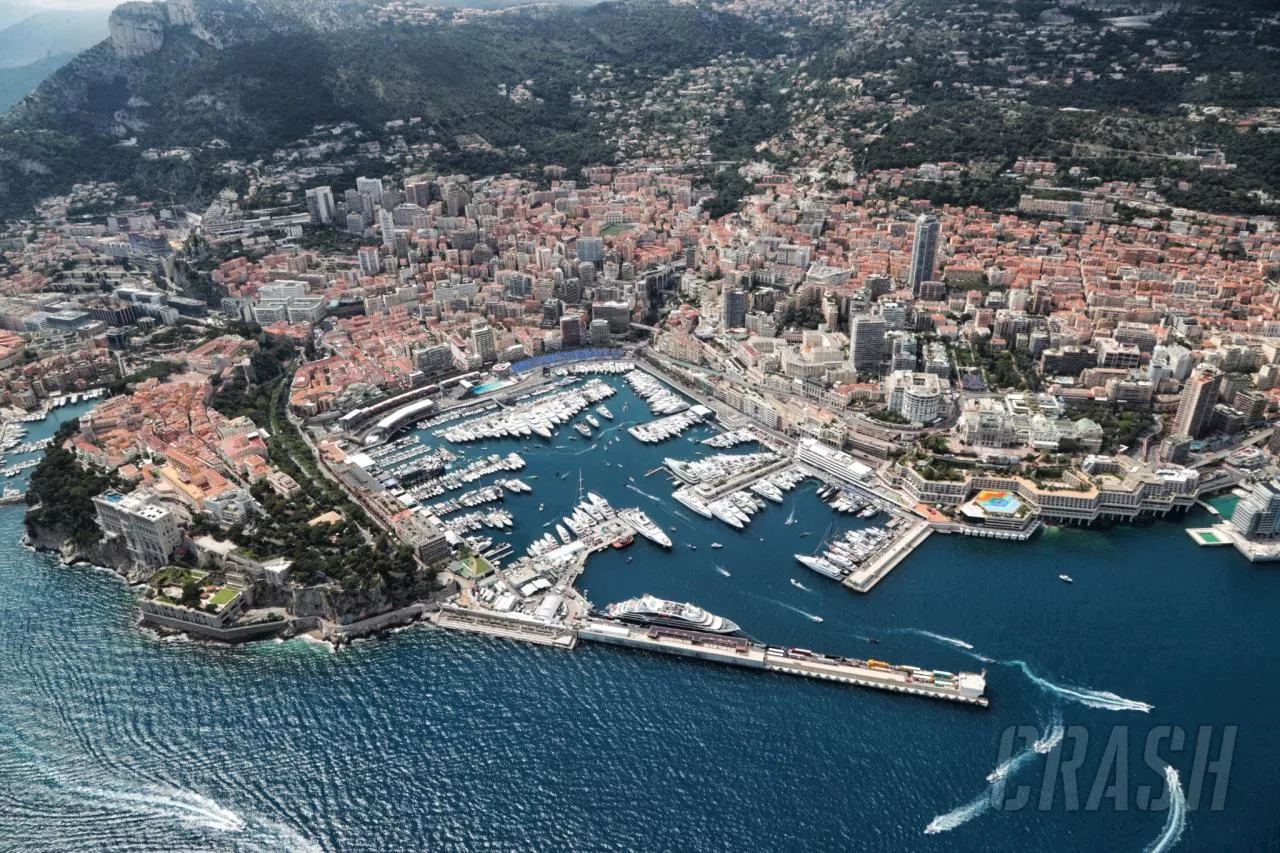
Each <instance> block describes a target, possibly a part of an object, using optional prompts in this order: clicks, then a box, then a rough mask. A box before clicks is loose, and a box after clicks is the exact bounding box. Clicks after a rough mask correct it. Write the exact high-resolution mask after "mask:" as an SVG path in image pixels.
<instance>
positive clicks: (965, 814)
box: [924, 791, 991, 835]
mask: <svg viewBox="0 0 1280 853" xmlns="http://www.w3.org/2000/svg"><path fill="white" fill-rule="evenodd" d="M989 808H991V797H990V796H989V795H988V794H987V793H986V792H985V791H984V792H983V793H981V794H979V795H978V796H976V797H974V798H973V799H972V800H970V801H969V802H967V803H965V804H964V805H963V806H960V807H959V808H957V809H952V810H951V811H949V812H947V813H946V814H940V815H938V816H937V817H935V818H934V819H933V820H931V821H929V825H928V826H926V827H925V828H924V834H925V835H937V834H938V833H940V832H950V831H951V830H953V829H955V828H956V827H958V826H963V825H964V824H966V823H968V822H969V821H971V820H973V819H974V818H975V817H977V816H978V815H980V814H982V813H983V812H985V811H986V810H987V809H989Z"/></svg>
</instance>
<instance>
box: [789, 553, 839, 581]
mask: <svg viewBox="0 0 1280 853" xmlns="http://www.w3.org/2000/svg"><path fill="white" fill-rule="evenodd" d="M795 558H796V562H797V563H799V564H800V565H802V566H804V567H805V568H807V569H813V570H814V571H815V572H817V573H818V574H820V575H824V576H826V577H829V578H831V579H832V580H837V581H838V580H840V578H841V577H843V576H844V572H842V571H840V567H839V566H836V565H834V564H832V563H830V562H828V561H827V560H824V559H823V558H822V557H813V556H810V555H808V554H796V555H795Z"/></svg>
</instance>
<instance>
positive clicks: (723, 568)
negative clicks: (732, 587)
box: [716, 566, 733, 578]
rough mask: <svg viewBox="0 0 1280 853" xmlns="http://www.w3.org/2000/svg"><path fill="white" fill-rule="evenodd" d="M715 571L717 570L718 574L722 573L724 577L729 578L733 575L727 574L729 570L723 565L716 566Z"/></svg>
mask: <svg viewBox="0 0 1280 853" xmlns="http://www.w3.org/2000/svg"><path fill="white" fill-rule="evenodd" d="M716 571H717V572H719V573H720V574H722V575H724V576H725V577H727V578H731V577H733V575H731V574H729V570H728V569H726V568H725V567H724V566H716Z"/></svg>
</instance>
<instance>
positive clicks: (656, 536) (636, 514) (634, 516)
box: [618, 508, 671, 548]
mask: <svg viewBox="0 0 1280 853" xmlns="http://www.w3.org/2000/svg"><path fill="white" fill-rule="evenodd" d="M618 514H619V515H620V516H621V517H622V519H623V520H624V521H626V522H627V523H628V524H630V525H631V526H632V527H634V528H635V529H636V533H639V534H640V535H641V536H643V537H644V538H645V539H648V540H649V541H650V542H652V543H654V544H655V545H661V546H662V547H663V548H670V547H671V538H670V537H669V536H667V534H665V533H663V532H662V528H661V527H659V526H658V525H656V524H654V523H653V519H651V518H649V516H648V515H646V514H645V512H644V510H642V509H635V508H632V509H624V510H622V511H621V512H620V513H618Z"/></svg>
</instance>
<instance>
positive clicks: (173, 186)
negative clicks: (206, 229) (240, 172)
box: [0, 0, 780, 212]
mask: <svg viewBox="0 0 1280 853" xmlns="http://www.w3.org/2000/svg"><path fill="white" fill-rule="evenodd" d="M440 14H441V16H442V19H441V20H440V21H438V22H436V23H434V24H431V25H429V26H404V25H394V24H382V23H378V22H377V21H376V19H375V18H374V17H373V16H372V15H371V14H369V7H367V6H365V5H363V4H362V3H358V2H348V3H343V2H339V0H324V2H317V0H307V2H302V0H261V2H259V3H257V4H255V5H253V6H251V7H250V6H245V5H241V4H233V3H229V2H222V0H170V2H168V3H164V4H146V3H129V4H125V5H124V6H122V7H120V8H119V9H117V10H116V11H115V12H113V14H112V16H111V33H112V37H111V39H109V40H107V41H104V42H102V43H101V44H98V45H96V46H95V47H93V48H91V49H89V50H88V51H86V52H84V53H83V54H81V55H80V56H79V57H77V58H76V59H75V60H74V61H73V62H71V63H70V64H69V65H67V66H65V67H64V68H62V69H61V70H60V71H58V72H57V73H56V74H55V75H54V76H53V77H52V78H50V79H49V80H48V81H46V83H45V84H44V85H42V86H41V87H40V88H39V89H38V90H37V91H36V92H35V93H34V94H33V95H31V96H30V97H29V98H27V99H26V101H24V102H23V103H21V104H20V105H18V106H17V107H15V108H14V110H13V111H12V112H11V113H10V114H9V115H8V116H7V117H6V118H5V119H4V120H3V121H2V122H0V210H7V211H10V212H12V211H14V210H15V209H22V208H25V207H28V206H29V205H30V203H31V202H32V201H33V200H34V199H36V198H38V197H40V196H41V195H44V194H47V193H49V192H52V191H55V190H57V189H58V188H60V187H64V186H66V185H68V184H69V183H70V182H72V181H74V180H80V179H84V178H102V179H111V180H119V181H124V182H127V183H131V184H132V185H134V186H136V187H139V188H142V189H144V190H145V189H151V188H154V187H156V186H163V187H164V189H165V190H166V191H168V192H172V193H174V194H176V195H177V196H179V197H183V196H185V195H187V194H190V193H194V192H199V191H200V188H201V182H202V180H203V179H204V173H203V170H204V166H205V163H204V162H203V160H204V158H202V157H199V156H197V157H195V158H194V159H193V160H192V161H190V162H188V163H183V164H180V165H178V166H170V167H165V168H158V167H157V166H156V165H155V164H153V163H148V162H145V161H143V160H142V159H141V158H140V156H139V155H140V152H141V151H143V150H145V149H147V148H148V147H151V146H156V147H165V148H170V147H175V146H182V147H188V148H193V149H200V148H201V147H202V146H205V147H208V146H210V145H211V144H212V145H216V146H219V147H218V149H217V151H216V157H213V156H210V157H209V158H208V159H209V161H210V163H211V164H212V163H214V162H216V161H220V160H224V159H226V158H227V157H244V158H248V159H251V158H253V157H256V156H260V155H262V154H263V153H267V152H270V151H271V150H273V149H274V148H276V147H278V146H279V145H281V144H283V143H286V142H288V141H290V140H293V139H296V138H298V137H301V136H304V135H306V134H307V133H309V132H310V131H311V130H312V128H313V126H314V125H315V124H318V123H324V122H339V121H351V122H355V123H357V124H359V125H361V126H364V127H369V128H373V127H375V126H377V125H380V124H381V123H382V122H385V121H388V120H392V119H407V118H409V117H411V116H421V117H423V118H424V121H425V122H426V123H427V124H428V126H429V127H430V128H431V129H432V130H435V131H436V132H437V134H438V135H437V138H438V139H441V140H444V141H447V142H452V141H453V140H454V138H455V136H457V135H459V134H478V135H480V136H481V137H483V139H484V141H485V142H487V143H488V144H489V145H490V146H495V147H504V146H513V145H517V144H519V145H522V146H524V149H525V150H527V152H528V155H529V158H530V159H532V160H537V161H540V162H557V161H560V162H563V161H569V162H570V164H572V163H573V162H588V161H598V160H601V159H604V158H606V157H607V156H608V152H607V151H605V150H604V149H603V147H602V144H601V139H600V134H599V132H598V129H596V128H594V127H591V126H589V123H588V122H587V121H585V119H584V118H583V117H582V114H581V111H578V110H575V109H574V108H573V107H572V106H571V105H570V98H571V95H572V92H573V91H574V88H575V87H576V86H577V85H578V82H579V81H580V79H581V75H582V74H583V73H584V71H585V70H586V69H588V68H590V67H591V66H592V65H594V64H596V63H611V64H614V65H616V66H620V67H625V68H626V69H628V71H629V73H634V74H653V75H660V74H663V73H665V72H666V71H668V70H669V69H672V68H675V67H680V66H685V65H694V64H697V63H700V62H703V61H705V60H706V58H707V57H710V56H714V55H716V54H719V53H722V52H725V51H730V50H736V51H740V52H744V53H747V54H751V55H758V56H765V55H768V54H769V53H771V52H776V51H777V50H778V49H779V48H780V39H779V38H778V37H776V36H773V35H769V34H767V33H765V32H763V31H762V30H760V29H759V28H757V27H755V26H754V25H752V24H750V23H748V22H746V21H744V20H742V19H741V18H737V17H733V16H729V15H722V14H717V13H713V12H708V11H705V10H699V9H694V8H692V7H689V6H668V5H665V4H662V3H644V4H627V5H621V4H605V5H600V6H591V7H586V8H551V7H545V6H543V7H534V8H526V9H520V10H515V11H508V12H505V13H503V14H493V15H485V16H479V17H476V18H473V19H469V20H467V21H465V22H462V23H457V22H452V21H451V20H450V16H451V15H452V12H451V11H450V10H443V11H442V12H441V13H440ZM352 22H358V23H352ZM529 80H531V81H533V82H532V85H531V87H529V88H530V89H531V92H532V96H533V97H531V98H529V99H527V100H524V101H522V102H515V101H514V100H513V99H512V98H510V97H507V96H506V95H504V94H502V89H501V87H504V86H515V85H517V84H520V83H522V82H523V81H529ZM122 140H136V144H133V143H131V144H130V146H129V147H121V146H120V145H119V143H120V142H121V141H122ZM215 140H221V141H220V142H216V141H215ZM224 142H225V143H226V146H227V148H221V147H220V146H221V145H222V143H224Z"/></svg>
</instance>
